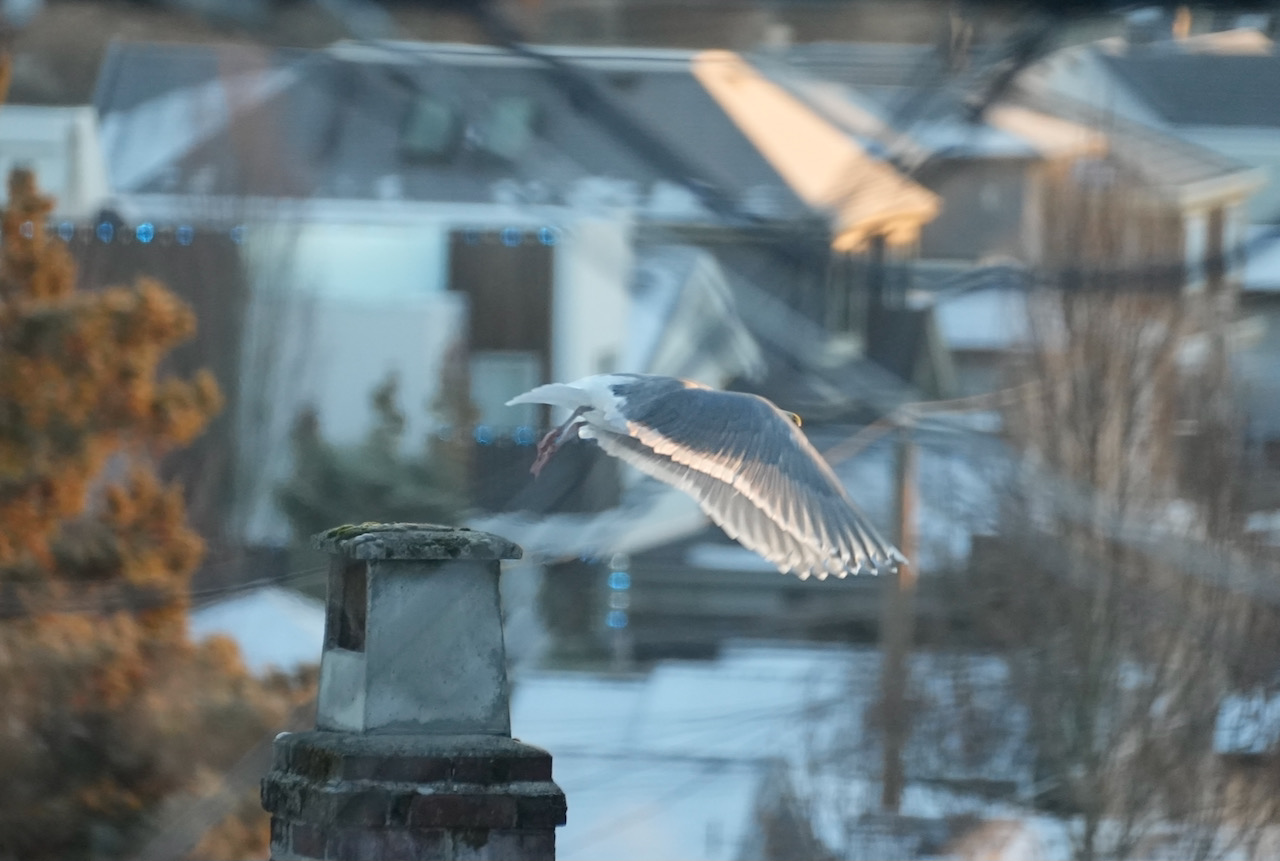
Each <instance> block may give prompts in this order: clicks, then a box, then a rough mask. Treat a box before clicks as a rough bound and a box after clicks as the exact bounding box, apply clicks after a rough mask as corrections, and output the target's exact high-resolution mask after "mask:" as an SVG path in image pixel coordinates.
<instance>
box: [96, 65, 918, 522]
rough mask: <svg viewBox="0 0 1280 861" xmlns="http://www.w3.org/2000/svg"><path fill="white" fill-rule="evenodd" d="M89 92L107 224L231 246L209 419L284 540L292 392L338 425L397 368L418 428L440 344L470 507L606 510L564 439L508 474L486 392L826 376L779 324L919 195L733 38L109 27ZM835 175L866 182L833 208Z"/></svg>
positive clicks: (909, 237) (518, 449)
mask: <svg viewBox="0 0 1280 861" xmlns="http://www.w3.org/2000/svg"><path fill="white" fill-rule="evenodd" d="M95 101H96V104H97V107H98V110H99V113H100V115H101V118H102V128H103V146H104V149H105V152H106V159H107V163H108V166H109V175H110V178H111V184H112V190H113V193H114V196H113V206H114V207H115V208H116V210H117V211H118V212H119V213H120V215H121V218H122V221H123V223H124V225H125V226H124V227H123V228H122V230H121V235H122V236H124V237H128V236H130V235H131V234H132V232H133V226H134V225H144V224H145V225H150V226H152V227H151V229H153V230H154V231H155V235H156V236H157V237H158V240H159V241H160V242H164V243H166V244H168V245H171V246H176V247H182V248H191V247H195V246H196V245H198V244H200V240H202V239H204V238H206V237H215V236H216V237H229V238H230V240H231V244H233V245H234V246H235V249H234V252H233V253H234V254H235V255H236V259H237V260H240V261H243V266H244V270H245V277H246V278H247V281H248V284H249V289H248V296H247V297H246V300H245V302H244V307H243V309H242V314H243V315H244V319H245V320H246V321H247V322H246V325H245V327H244V331H243V333H242V335H241V340H242V343H241V346H240V348H239V349H238V354H239V355H240V356H241V357H242V363H241V367H240V369H239V373H238V376H239V379H238V380H237V381H236V385H235V386H234V388H235V389H236V391H235V395H234V401H235V407H234V409H235V410H236V415H235V417H234V420H235V422H236V427H237V434H238V439H239V442H240V446H241V449H240V451H239V452H238V453H237V456H236V460H237V463H238V466H237V475H239V476H240V477H241V487H242V490H241V492H240V496H241V498H240V500H239V503H240V517H241V528H242V529H243V530H245V531H246V534H247V535H248V536H249V537H250V538H251V539H252V540H257V541H270V540H279V538H280V536H281V532H282V524H281V523H280V521H279V519H278V517H275V516H274V515H273V514H272V512H271V510H270V509H271V506H270V491H271V488H272V486H273V485H274V484H275V483H276V482H277V481H278V480H279V479H280V478H281V475H282V473H281V471H282V470H283V469H287V457H284V456H282V455H283V452H284V451H285V445H286V442H285V441H286V437H287V433H288V427H289V423H290V422H291V420H292V417H293V415H294V414H295V413H296V412H297V411H298V409H300V408H301V407H302V406H303V405H304V404H308V403H310V404H314V405H315V406H316V408H317V411H318V414H319V418H320V421H321V424H322V426H323V427H324V428H325V429H326V432H327V433H328V434H329V436H330V437H331V438H333V439H334V440H335V441H338V442H344V441H350V440H353V439H355V438H358V435H359V433H360V430H361V428H363V427H365V426H367V419H366V418H365V417H366V416H367V415H368V412H367V410H365V409H362V407H363V404H364V401H365V398H366V396H367V392H368V391H369V390H370V389H371V388H372V387H373V386H374V385H375V384H376V383H377V382H378V381H380V380H381V379H382V378H383V377H385V375H386V374H387V373H388V372H398V373H399V377H400V380H401V386H402V397H403V399H404V401H406V402H407V403H408V405H409V409H408V410H407V413H408V414H409V419H410V423H411V433H410V436H411V437H412V436H414V435H416V434H418V433H419V432H426V431H430V430H433V429H439V425H438V422H436V423H435V424H434V425H433V422H432V420H431V418H430V417H427V416H425V415H423V413H422V412H420V411H419V410H418V409H417V406H418V405H420V404H422V403H423V402H424V401H429V400H431V399H432V398H434V395H435V392H436V380H437V379H438V376H439V372H440V368H441V365H442V362H443V359H444V357H445V356H446V355H447V353H448V351H449V350H450V349H451V347H455V348H456V347H457V346H458V345H462V347H461V348H463V349H465V350H466V355H467V357H468V361H467V372H468V375H469V378H470V395H471V400H472V402H473V403H474V406H475V408H476V410H477V412H478V420H477V421H476V423H475V425H474V427H466V428H458V429H455V431H456V432H459V433H468V434H472V435H473V436H474V438H475V442H476V446H475V450H474V455H473V456H474V459H475V470H474V471H475V480H474V488H475V491H476V496H477V501H478V502H479V503H480V505H481V506H482V507H484V508H489V509H504V508H518V509H533V510H538V509H545V508H548V507H554V506H559V507H561V508H567V509H568V510H575V509H583V508H585V509H588V510H590V509H598V508H600V507H601V506H607V505H608V504H609V503H610V502H611V501H613V500H616V499H617V493H618V485H617V479H616V477H610V476H611V475H612V470H613V466H612V464H604V465H600V466H597V467H593V466H591V464H590V463H584V462H583V461H582V459H581V458H580V456H579V455H576V454H573V453H567V456H566V457H564V458H563V459H561V462H560V464H559V465H557V463H556V462H553V464H552V468H551V469H549V470H548V472H547V474H546V480H545V481H543V482H541V483H540V486H538V487H535V488H525V490H523V491H521V490H520V487H521V486H522V484H523V483H526V479H524V478H523V477H522V476H523V475H524V471H525V469H526V468H527V466H528V464H529V462H530V461H531V458H532V448H531V443H532V442H533V440H534V437H535V428H536V427H537V426H538V425H541V424H542V423H543V421H544V420H545V419H544V417H543V416H541V415H539V413H538V411H536V410H533V409H529V410H524V411H521V410H512V409H508V408H506V407H505V406H503V403H504V402H505V400H506V399H507V398H509V397H510V396H511V395H513V394H515V393H518V392H519V391H522V390H524V389H527V388H529V387H531V386H533V385H536V384H538V383H540V382H543V381H546V380H551V379H573V378H576V377H580V376H584V375H587V374H591V373H597V372H601V371H608V370H644V371H653V372H659V373H673V374H680V375H685V376H692V377H695V378H699V379H703V380H704V381H706V382H710V383H713V384H725V383H728V382H731V381H733V380H749V379H751V378H752V377H759V376H760V375H761V372H762V371H764V370H766V369H771V368H774V367H777V366H778V365H779V364H780V362H779V361H775V359H776V357H777V356H779V355H780V356H782V357H783V359H785V360H786V361H789V362H791V364H792V365H793V366H794V365H797V364H798V365H799V366H800V367H801V368H803V367H805V365H806V364H809V363H814V362H820V363H825V364H826V365H827V366H829V367H836V366H839V365H841V364H844V365H847V364H848V363H849V361H850V360H856V350H855V351H854V353H848V352H847V351H846V352H845V353H839V352H837V353H835V354H832V353H831V352H830V351H829V350H828V349H827V346H826V339H825V338H824V337H816V338H815V337H810V336H808V335H807V334H806V332H805V330H804V329H803V328H802V327H803V326H804V325H806V324H807V325H809V326H815V325H819V323H820V318H821V316H822V309H823V308H824V307H825V304H826V303H827V301H828V294H829V291H830V281H831V275H832V272H833V270H832V265H831V264H832V256H833V253H835V254H837V255H844V254H846V253H848V252H850V251H853V250H855V249H857V248H859V247H861V246H865V244H866V242H867V239H868V237H869V236H870V235H871V234H872V233H873V232H874V231H875V230H878V229H879V227H878V225H882V224H888V225H891V226H892V228H893V236H894V237H895V239H894V244H895V245H896V244H901V245H909V244H910V243H912V242H913V241H914V239H915V237H916V236H918V234H919V229H920V226H921V225H922V224H923V223H924V222H926V221H927V220H928V219H929V218H931V217H933V216H934V215H935V214H936V210H937V206H936V201H935V200H934V198H933V196H932V195H931V194H930V193H928V192H927V191H925V190H924V189H922V188H920V187H918V186H916V185H914V184H913V183H911V182H910V181H909V180H905V179H903V178H902V177H900V176H898V175H897V173H896V172H895V171H894V170H892V169H891V168H887V167H885V166H884V165H882V164H880V163H879V162H878V160H876V159H873V158H870V157H869V156H868V154H867V153H866V151H865V150H863V149H861V148H860V147H859V146H858V145H857V144H856V142H854V141H852V140H850V139H848V138H847V137H845V136H844V135H842V134H839V133H837V132H835V131H834V130H833V129H832V128H831V127H830V125H829V124H828V123H826V122H825V121H823V120H821V119H820V118H818V117H816V116H815V115H814V114H813V112H812V111H811V110H809V109H807V108H805V107H804V106H803V105H801V104H799V103H798V102H797V101H796V100H795V99H794V98H792V97H790V96H789V95H787V94H786V93H785V92H783V91H782V90H780V89H779V88H777V87H776V86H774V85H772V84H771V83H770V82H768V81H767V80H765V79H764V78H763V76H761V75H759V74H758V73H756V72H755V71H754V70H753V69H752V68H751V67H750V66H748V65H747V64H745V63H744V62H742V60H741V59H740V58H738V57H736V55H731V54H722V53H721V54H716V53H712V54H698V53H691V52H679V51H662V50H639V49H549V50H548V52H547V55H546V57H545V58H542V59H537V58H531V57H526V56H513V55H512V54H510V53H508V52H505V51H501V50H495V49H489V48H477V47H468V46H459V45H434V44H416V43H379V44H359V45H357V44H348V43H340V44H337V45H335V46H333V47H332V48H331V49H329V50H325V51H292V50H278V51H268V50H259V49H253V48H245V47H209V46H191V45H183V46H178V45H147V44H119V45H116V46H114V47H113V48H112V49H111V51H110V52H109V54H108V56H107V59H106V61H105V62H104V64H103V69H102V74H101V78H100V82H99V88H98V93H97V96H96V99H95ZM803 145H807V146H808V147H809V148H808V149H807V150H805V149H803ZM797 148H800V149H799V151H800V153H801V154H802V155H804V156H805V158H802V159H797V158H796V154H795V152H793V151H794V150H797ZM850 177H855V178H857V177H862V178H864V179H866V178H872V179H874V180H875V182H876V183H877V188H878V189H879V193H878V196H876V197H874V198H872V197H868V196H867V195H862V196H860V197H859V198H858V199H857V200H856V201H854V202H853V204H850V203H848V202H847V201H844V200H843V199H842V198H841V197H840V195H839V192H840V189H841V184H842V183H846V182H848V181H849V178H850ZM833 248H834V249H835V251H834V252H833ZM837 274H838V273H837ZM200 311H201V309H200V308H198V309H197V312H198V313H200ZM797 327H801V328H797ZM819 334H821V330H819ZM762 350H763V352H762ZM796 356H800V357H801V360H797V359H796V358H795V357H796ZM769 379H770V374H769V373H766V374H765V375H764V383H763V384H764V385H766V386H767V385H768V384H769ZM779 388H782V387H779ZM588 460H589V458H588ZM584 476H586V477H585V478H584ZM513 488H515V490H514V491H513Z"/></svg>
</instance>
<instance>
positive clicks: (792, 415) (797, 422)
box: [787, 413, 804, 427]
mask: <svg viewBox="0 0 1280 861" xmlns="http://www.w3.org/2000/svg"><path fill="white" fill-rule="evenodd" d="M787 418H789V419H791V422H792V423H793V424H794V425H795V426H796V427H804V422H802V421H801V420H800V416H798V415H796V414H795V413H787Z"/></svg>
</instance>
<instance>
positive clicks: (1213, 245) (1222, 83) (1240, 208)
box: [1026, 27, 1280, 508]
mask: <svg viewBox="0 0 1280 861" xmlns="http://www.w3.org/2000/svg"><path fill="white" fill-rule="evenodd" d="M1026 78H1027V86H1028V88H1029V89H1031V90H1033V91H1034V92H1036V93H1038V94H1041V97H1047V98H1056V99H1059V100H1071V101H1072V102H1074V103H1077V104H1081V105H1083V104H1087V105H1089V106H1090V107H1091V109H1093V110H1094V111H1095V112H1097V113H1098V115H1099V116H1102V117H1106V118H1107V119H1105V120H1104V121H1105V122H1113V123H1116V124H1119V125H1122V126H1125V127H1140V128H1143V129H1146V130H1150V131H1149V132H1148V134H1149V133H1151V132H1155V133H1159V134H1161V135H1165V136H1170V137H1176V138H1178V139H1179V140H1182V141H1186V142H1188V143H1189V144H1193V145H1195V146H1198V147H1202V148H1204V149H1208V150H1211V151H1213V152H1216V153H1218V154H1220V155H1221V156H1223V157H1224V158H1230V159H1232V160H1234V161H1236V162H1238V163H1240V164H1243V165H1247V166H1249V167H1251V168H1254V169H1255V171H1256V172H1257V175H1258V178H1259V179H1258V182H1259V188H1258V189H1257V190H1256V192H1254V193H1253V194H1252V195H1251V196H1250V197H1249V198H1248V200H1247V201H1246V202H1245V203H1246V205H1239V204H1237V205H1235V206H1217V205H1215V204H1214V203H1213V202H1212V201H1204V202H1201V203H1198V204H1194V205H1193V208H1192V211H1191V213H1190V217H1189V218H1188V220H1187V222H1186V230H1185V236H1186V240H1185V241H1186V247H1187V251H1188V255H1190V254H1191V253H1193V252H1195V251H1197V250H1203V251H1204V252H1205V253H1206V255H1207V256H1208V255H1212V254H1218V255H1221V256H1223V257H1225V258H1226V263H1225V267H1224V268H1225V269H1226V270H1227V271H1228V273H1231V274H1234V279H1233V280H1234V281H1235V283H1236V286H1237V287H1238V290H1239V296H1240V306H1239V317H1240V321H1241V325H1240V326H1238V327H1237V329H1236V331H1235V332H1234V333H1233V335H1234V337H1233V340H1234V342H1235V343H1234V346H1235V349H1234V356H1233V365H1234V371H1235V374H1236V383H1237V385H1238V386H1239V388H1240V390H1241V395H1242V401H1243V412H1244V414H1245V420H1246V424H1247V426H1246V434H1247V439H1248V443H1249V446H1248V456H1249V457H1250V458H1251V460H1252V464H1251V466H1252V469H1253V474H1254V476H1255V479H1256V480H1255V481H1254V482H1252V485H1251V487H1250V499H1249V500H1248V502H1247V504H1249V505H1250V506H1252V507H1255V508H1275V507H1276V506H1277V505H1280V410H1278V408H1277V404H1278V403H1280V388H1278V387H1277V383H1276V379H1277V374H1276V369H1277V367H1280V304H1278V303H1280V299H1278V298H1277V297H1278V294H1277V289H1278V288H1280V227H1278V226H1277V225H1280V147H1278V146H1277V145H1276V140H1277V136H1278V135H1280V54H1277V53H1276V49H1275V44H1274V42H1273V41H1272V40H1271V39H1270V38H1269V37H1268V36H1266V35H1265V34H1264V33H1262V32H1259V31H1258V30H1257V29H1251V28H1242V29H1233V30H1225V31H1220V32H1210V33H1202V34H1199V35H1195V36H1186V37H1183V38H1178V37H1177V36H1175V34H1174V33H1173V32H1172V31H1171V30H1169V29H1168V28H1167V27H1164V28H1160V29H1157V30H1137V31H1134V30H1132V29H1131V30H1130V32H1128V33H1126V34H1125V35H1122V36H1116V37H1112V38H1107V39H1102V40H1099V41H1096V42H1091V43H1088V44H1085V45H1080V46H1075V47H1072V48H1068V49H1064V50H1062V51H1059V52H1057V53H1055V54H1053V55H1052V56H1050V57H1048V58H1046V59H1045V60H1044V61H1043V62H1041V63H1039V64H1037V65H1036V66H1034V67H1033V68H1032V69H1030V70H1029V71H1028V73H1027V76H1026Z"/></svg>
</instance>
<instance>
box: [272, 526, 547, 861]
mask: <svg viewBox="0 0 1280 861" xmlns="http://www.w3.org/2000/svg"><path fill="white" fill-rule="evenodd" d="M314 543H315V546H316V547H317V548H319V549H321V550H324V551H326V552H327V553H329V554H330V556H331V562H330V569H329V595H328V603H327V615H326V620H325V642H324V650H323V652H322V654H321V660H320V690H319V694H318V703H317V715H316V729H315V730H314V731H312V732H304V733H294V734H285V735H282V736H281V737H280V738H278V739H277V740H276V743H275V751H274V760H273V764H272V769H271V771H270V772H269V773H268V774H267V776H266V778H265V779H264V780H263V783H262V804H263V807H265V808H266V810H267V811H268V812H269V813H271V857H272V859H274V861H302V859H308V861H310V859H345V861H382V859H387V861H390V859H396V860H397V861H417V859H476V861H481V859H511V861H526V859H527V861H532V859H548V861H549V859H554V857H555V829H556V826H558V825H563V824H564V822H565V813H566V807H565V798H564V793H563V792H561V791H560V788H559V787H558V786H556V784H555V783H554V782H553V781H552V779H551V756H550V755H549V754H548V753H547V752H546V751H543V750H540V749H538V748H536V747H532V746H530V745H527V744H523V743H522V742H519V741H516V740H515V739H512V738H511V718H510V710H509V698H508V686H507V672H506V652H505V649H504V646H503V640H502V616H501V609H500V606H499V599H498V576H499V570H500V563H501V560H503V559H518V558H519V557H520V555H521V551H520V548H519V547H517V546H516V545H514V544H512V543H511V542H509V541H507V540H505V539H503V538H499V537H498V536H496V535H490V534H488V533H484V532H474V531H472V530H469V529H460V528H453V527H443V526H431V525H420V524H403V523H393V524H378V523H365V524H361V525H359V526H344V527H339V528H337V529H331V530H329V531H328V532H324V533H321V534H320V535H317V536H316V537H315V540H314Z"/></svg>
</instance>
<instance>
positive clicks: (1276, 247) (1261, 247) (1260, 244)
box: [1244, 225, 1280, 293]
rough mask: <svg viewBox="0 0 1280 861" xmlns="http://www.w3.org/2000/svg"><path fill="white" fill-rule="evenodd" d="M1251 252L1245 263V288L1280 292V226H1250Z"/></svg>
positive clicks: (1249, 241)
mask: <svg viewBox="0 0 1280 861" xmlns="http://www.w3.org/2000/svg"><path fill="white" fill-rule="evenodd" d="M1248 248H1249V254H1248V256H1247V257H1246V258H1245V263H1244V289H1245V290H1246V291H1249V292H1256V293H1280V227H1277V226H1274V225H1267V226H1265V227H1264V226H1257V227H1253V228H1250V230H1249V238H1248Z"/></svg>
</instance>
